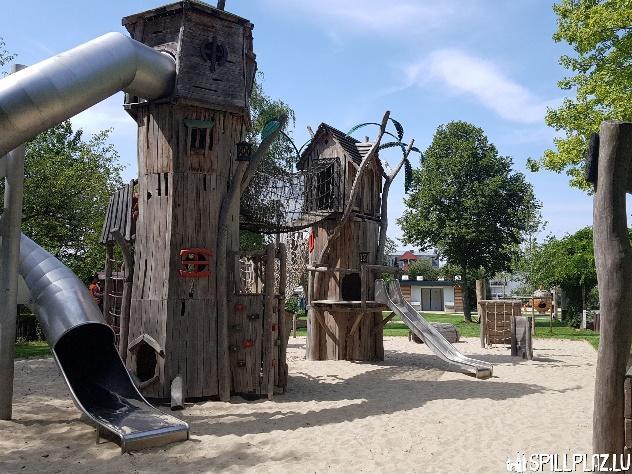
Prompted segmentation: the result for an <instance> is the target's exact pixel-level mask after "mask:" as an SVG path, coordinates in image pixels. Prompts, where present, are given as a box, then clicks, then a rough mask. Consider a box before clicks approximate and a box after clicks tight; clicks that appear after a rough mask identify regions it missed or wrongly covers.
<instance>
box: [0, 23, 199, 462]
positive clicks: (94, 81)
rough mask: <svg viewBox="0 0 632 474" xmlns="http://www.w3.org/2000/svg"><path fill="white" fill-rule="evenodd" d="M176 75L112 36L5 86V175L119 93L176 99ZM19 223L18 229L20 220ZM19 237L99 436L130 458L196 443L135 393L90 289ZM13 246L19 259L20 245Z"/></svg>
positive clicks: (61, 353) (63, 366) (80, 403)
mask: <svg viewBox="0 0 632 474" xmlns="http://www.w3.org/2000/svg"><path fill="white" fill-rule="evenodd" d="M175 77H176V64H175V61H174V59H173V57H171V56H170V55H168V54H167V53H161V52H160V51H156V50H154V49H152V48H150V47H148V46H146V45H144V44H142V43H139V42H138V41H134V40H133V39H131V38H129V37H127V36H125V35H122V34H120V33H108V34H105V35H103V36H100V37H98V38H96V39H94V40H92V41H89V42H87V43H85V44H83V45H81V46H78V47H76V48H73V49H71V50H69V51H66V52H64V53H61V54H58V55H57V56H54V57H52V58H49V59H47V60H45V61H42V62H39V63H37V64H34V65H32V66H30V67H28V68H25V69H23V70H20V71H17V72H15V73H14V74H11V75H10V76H7V77H5V78H2V80H0V171H2V173H3V175H4V174H6V173H8V171H11V170H13V171H15V170H14V169H13V168H12V169H11V170H9V169H8V167H9V166H14V165H12V163H14V161H7V160H8V158H6V157H5V158H2V157H3V156H4V155H6V154H7V153H10V152H12V150H14V149H15V148H16V147H19V146H20V145H21V144H23V143H24V142H26V141H27V140H30V139H31V138H33V137H34V136H35V135H37V134H38V133H40V132H43V131H44V130H46V129H48V128H50V127H52V126H54V125H55V124H57V123H60V122H62V121H63V120H67V119H69V118H70V117H72V116H74V115H76V114H77V113H79V112H81V111H83V110H85V109H87V108H89V107H91V106H92V105H95V104H96V103H98V102H100V101H102V100H103V99H106V98H107V97H110V96H111V95H113V94H115V93H117V92H119V91H125V92H128V93H130V94H132V95H134V96H138V97H141V98H143V99H149V100H151V99H159V98H165V97H168V96H170V95H171V94H172V92H173V87H174V83H175ZM19 172H20V173H21V171H19ZM21 182H22V180H21V179H20V180H16V181H15V183H21ZM15 183H12V187H19V188H20V189H18V190H19V191H20V193H21V192H22V190H21V184H15ZM19 202H21V199H20V201H19ZM5 204H6V202H5ZM13 211H15V209H13ZM9 215H10V217H12V218H14V219H13V220H11V222H13V225H16V224H15V221H16V220H17V222H19V219H20V213H18V212H13V213H11V212H9ZM3 217H4V216H3ZM9 220H10V219H9ZM11 222H8V223H5V225H11ZM15 238H16V240H17V239H18V238H19V239H20V242H19V244H20V245H19V247H20V248H19V273H20V274H21V275H22V277H23V278H24V280H25V282H26V286H27V287H28V289H29V291H30V293H31V305H32V308H33V310H34V313H35V314H36V315H37V317H38V319H39V321H40V324H41V325H42V328H43V330H44V333H45V335H46V338H47V341H48V343H49V345H50V347H51V349H52V352H53V355H54V358H55V361H56V362H57V365H58V366H59V368H60V370H61V373H62V375H63V377H64V379H65V381H66V383H67V384H68V387H69V388H70V392H71V394H72V397H73V399H74V401H75V403H76V405H77V407H78V408H79V409H80V410H81V411H83V412H84V413H85V415H86V416H87V417H88V419H89V420H90V421H91V422H92V423H94V424H95V425H96V427H97V435H99V434H103V435H108V434H109V435H112V436H114V437H116V438H118V439H119V440H120V443H121V449H122V450H123V451H127V450H132V449H140V448H144V447H149V446H156V445H162V444H166V443H169V442H173V441H179V440H184V439H188V436H189V426H188V425H187V424H186V423H185V422H183V421H181V420H179V419H177V418H175V417H173V416H170V415H166V414H163V413H162V412H160V411H159V410H157V409H156V408H154V407H152V406H151V405H150V404H149V403H148V402H147V401H146V400H145V399H144V398H143V396H142V395H141V394H140V392H139V391H138V390H137V388H136V387H135V386H134V384H133V382H132V380H131V378H130V376H129V373H128V372H127V370H126V368H125V366H124V364H123V362H122V361H121V358H120V357H119V355H118V352H117V350H116V348H115V346H114V333H113V332H112V330H111V328H110V327H109V326H108V325H107V324H106V322H105V320H104V318H103V315H102V314H101V311H100V310H99V308H98V307H97V306H96V305H95V303H94V302H93V301H92V299H91V297H90V295H89V294H88V291H87V289H86V288H85V286H84V285H83V283H82V282H81V281H80V280H79V279H78V278H77V277H76V276H75V275H74V273H73V272H72V271H71V270H70V269H69V268H67V267H65V266H64V265H63V264H62V263H61V262H60V261H59V260H57V259H56V258H55V257H54V256H52V255H51V254H49V253H48V252H46V251H45V250H44V249H42V248H41V247H40V246H38V245H37V244H36V243H35V242H33V241H32V240H30V239H29V238H27V237H25V236H24V235H22V236H21V238H20V237H19V235H17V234H16V236H15ZM16 243H17V242H16ZM5 244H6V245H9V244H8V243H7V242H5ZM8 248H15V252H14V254H16V253H17V245H16V246H15V247H13V246H9V247H8ZM16 257H17V256H16ZM11 260H12V259H9V260H8V262H10V261H11ZM16 260H17V258H16ZM5 264H7V263H5ZM4 270H5V271H8V270H7V269H6V268H5V269H4Z"/></svg>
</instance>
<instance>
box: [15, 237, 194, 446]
mask: <svg viewBox="0 0 632 474" xmlns="http://www.w3.org/2000/svg"><path fill="white" fill-rule="evenodd" d="M19 269H20V274H21V275H22V277H24V281H25V282H26V285H27V287H28V288H29V290H30V292H31V298H32V308H33V311H34V312H35V314H36V315H37V317H38V319H39V322H40V324H41V326H42V329H43V330H44V334H45V335H46V339H47V340H48V343H49V345H50V347H51V350H52V352H53V356H54V358H55V361H56V362H57V364H58V366H59V368H60V370H61V373H62V375H63V377H64V379H65V381H66V383H67V384H68V388H69V389H70V393H71V394H72V397H73V399H74V402H75V404H76V405H77V407H78V408H79V409H80V410H81V411H83V412H84V413H85V414H86V416H87V417H88V418H89V419H90V421H91V422H92V423H93V424H94V425H96V427H97V434H99V433H102V434H103V435H104V436H106V435H110V436H114V437H115V438H118V439H119V441H120V444H121V449H122V450H123V451H129V450H136V449H141V448H146V447H150V446H158V445H163V444H167V443H171V442H174V441H181V440H185V439H188V437H189V426H188V425H187V423H185V422H183V421H181V420H179V419H177V418H175V417H173V416H171V415H166V414H164V413H162V412H160V411H159V410H157V409H156V408H154V407H153V406H151V405H150V404H149V403H148V402H147V400H145V399H144V398H143V396H142V395H141V394H140V392H139V391H138V389H137V388H136V387H135V386H134V384H133V382H132V380H131V378H130V376H129V373H128V372H127V369H126V368H125V366H124V364H123V362H122V360H121V358H120V356H119V354H118V351H117V350H116V347H115V345H114V333H113V331H112V329H111V328H110V327H109V326H108V325H107V324H106V322H105V320H104V318H103V315H102V314H101V311H100V310H99V308H98V307H97V305H96V304H95V303H94V301H93V300H92V297H91V296H90V294H89V293H88V290H87V289H86V287H85V285H84V284H83V283H82V282H81V281H80V280H79V279H78V278H77V277H76V276H75V274H74V273H73V272H72V271H71V270H70V269H69V268H67V267H66V266H65V265H64V264H63V263H61V262H60V261H59V260H57V259H56V258H55V257H54V256H52V255H51V254H49V253H48V252H46V251H45V250H44V249H43V248H41V247H40V246H39V245H37V244H36V243H35V242H33V241H32V240H31V239H29V238H28V237H26V236H25V235H22V238H21V242H20V265H19Z"/></svg>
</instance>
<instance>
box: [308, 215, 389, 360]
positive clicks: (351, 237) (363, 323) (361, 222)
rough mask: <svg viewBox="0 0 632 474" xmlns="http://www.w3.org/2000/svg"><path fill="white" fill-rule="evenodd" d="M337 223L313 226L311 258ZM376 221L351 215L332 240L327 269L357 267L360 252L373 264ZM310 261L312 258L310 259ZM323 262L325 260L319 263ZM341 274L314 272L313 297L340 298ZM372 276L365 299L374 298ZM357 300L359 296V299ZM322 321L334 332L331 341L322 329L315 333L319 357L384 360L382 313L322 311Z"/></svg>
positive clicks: (376, 236) (320, 250) (318, 298)
mask: <svg viewBox="0 0 632 474" xmlns="http://www.w3.org/2000/svg"><path fill="white" fill-rule="evenodd" d="M335 225H336V222H334V221H325V222H323V223H321V224H319V225H317V226H314V228H313V229H312V231H313V232H314V237H315V247H314V250H313V252H312V253H311V254H310V259H312V258H314V256H316V255H321V253H322V251H323V249H324V248H325V246H326V245H327V241H328V238H329V234H330V233H331V232H332V231H333V229H334V227H335ZM378 230H379V229H378V223H377V222H375V221H373V220H369V219H360V218H357V217H354V218H352V219H350V221H349V222H348V223H347V224H346V225H345V226H344V228H343V230H342V234H341V235H340V237H339V238H338V239H337V240H336V241H335V242H333V243H332V246H331V247H330V251H329V258H328V260H327V262H326V263H327V265H328V267H329V268H347V269H358V270H360V265H361V263H360V252H367V253H368V258H367V263H368V264H375V257H376V251H377V239H378ZM312 263H313V260H312ZM321 263H324V262H321ZM342 279H343V275H341V274H317V275H315V276H314V281H315V287H314V299H315V300H341V299H342V294H341V291H340V284H341V282H342ZM374 290H375V284H374V279H372V278H369V281H368V283H367V298H368V299H369V300H373V299H374ZM358 299H359V298H358ZM322 314H323V316H324V321H325V324H326V325H327V326H328V328H329V329H330V330H331V332H332V333H333V334H334V335H335V337H336V339H337V342H336V341H334V340H332V338H331V337H329V336H328V335H327V334H326V332H325V331H320V330H318V329H317V331H316V334H318V336H317V337H316V339H315V340H312V341H311V342H312V343H313V344H317V345H318V349H317V353H318V354H319V357H318V358H319V359H321V360H329V359H334V360H383V359H384V345H383V339H382V332H381V331H377V332H376V331H374V329H375V328H376V327H378V326H379V327H381V326H380V324H381V321H382V313H381V311H375V312H366V313H362V312H329V311H322ZM357 317H360V318H361V320H360V323H359V326H358V329H357V330H356V332H355V334H353V336H352V337H348V336H349V333H350V331H351V328H352V326H353V325H354V323H355V321H356V318H357Z"/></svg>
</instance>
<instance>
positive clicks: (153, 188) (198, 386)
mask: <svg viewBox="0 0 632 474" xmlns="http://www.w3.org/2000/svg"><path fill="white" fill-rule="evenodd" d="M123 25H124V26H125V27H126V28H127V30H128V31H129V32H130V34H131V36H132V38H134V39H135V40H137V41H141V42H143V43H145V44H147V45H148V46H151V47H153V48H155V49H157V50H159V51H162V52H164V53H165V54H169V55H171V56H173V57H174V58H175V60H176V64H177V77H176V80H175V81H176V82H175V88H174V93H173V95H172V97H170V98H168V99H163V100H160V101H150V102H146V101H140V100H139V99H138V98H137V97H133V96H130V95H127V96H126V98H125V107H126V109H127V111H128V112H129V113H130V115H131V116H132V117H133V118H134V119H135V120H136V122H137V124H138V170H139V176H138V217H137V220H136V230H135V242H134V244H135V247H134V262H135V263H134V276H133V285H132V290H131V310H130V321H129V337H128V343H127V347H126V356H127V357H126V359H127V360H126V363H127V366H128V368H129V370H130V371H131V373H132V374H133V375H134V376H135V377H136V378H137V382H138V384H139V387H140V388H141V389H142V391H143V393H144V394H145V395H146V396H149V397H155V398H162V399H164V398H169V397H172V400H173V396H176V397H177V396H178V394H174V393H173V392H172V386H173V387H174V390H176V391H178V392H179V391H180V390H181V391H182V393H181V394H180V395H181V397H180V398H182V397H184V398H198V397H214V396H221V397H222V398H223V399H226V398H227V396H229V394H230V393H231V392H241V391H245V392H248V393H263V394H269V395H271V389H270V384H269V383H268V379H269V378H270V376H269V375H268V372H266V373H265V374H264V375H263V377H268V379H266V380H265V381H262V378H263V377H262V375H261V373H260V372H261V370H260V367H256V368H255V367H254V364H255V363H256V362H253V363H252V364H250V362H249V361H250V360H251V359H252V360H255V359H256V357H246V356H243V353H242V356H240V355H239V354H238V352H239V351H237V350H236V346H238V347H239V349H240V350H241V351H245V350H248V349H251V348H252V351H254V350H255V349H257V348H259V349H260V350H261V353H262V354H263V353H264V348H263V347H264V346H265V347H267V348H268V352H269V354H270V355H268V356H267V357H268V359H266V360H265V361H263V368H264V369H265V368H266V367H268V368H269V367H272V365H273V361H274V364H276V365H275V367H277V368H278V367H279V366H281V367H282V366H283V364H280V363H279V360H278V357H276V358H273V357H272V355H271V354H272V347H271V346H270V345H275V347H276V339H277V338H276V337H274V336H273V335H271V334H270V331H272V329H273V324H277V327H278V322H277V323H274V322H271V321H268V320H266V319H265V317H264V315H268V316H270V317H272V315H273V309H272V308H273V305H274V301H273V300H274V298H275V294H276V295H277V297H278V298H281V299H282V294H283V293H284V289H278V288H277V290H276V293H275V291H274V289H273V288H272V287H271V285H268V286H267V287H266V288H262V290H261V292H260V293H259V294H258V295H257V296H256V298H255V297H254V296H253V297H252V298H251V299H253V300H254V299H257V301H256V302H255V301H245V300H244V301H242V299H244V298H243V297H242V296H241V295H237V296H235V295H234V292H233V291H232V290H231V291H229V292H228V298H230V299H231V302H230V303H231V304H232V306H231V305H229V308H230V309H229V312H231V314H229V315H228V316H229V317H230V319H231V322H230V323H227V321H226V318H227V315H225V314H223V312H222V311H220V310H219V309H218V308H219V307H220V303H222V302H221V301H219V300H220V298H218V296H217V295H218V292H219V290H218V287H220V286H221V285H225V286H230V282H228V281H226V280H225V279H223V281H219V280H218V279H217V278H216V271H217V268H218V265H219V264H220V263H221V264H222V265H223V266H224V267H225V266H226V262H225V261H223V262H219V259H218V241H219V236H218V227H219V222H220V212H221V208H222V204H223V202H224V201H225V199H226V196H227V193H228V190H229V189H230V187H231V184H232V181H233V178H234V177H235V174H236V170H237V168H238V156H237V155H238V144H240V143H241V142H242V141H243V140H244V138H245V135H246V132H247V130H248V128H249V126H250V118H249V97H250V92H251V90H252V86H253V81H254V74H255V71H256V62H255V55H254V53H253V44H252V28H253V25H252V24H251V23H250V22H249V21H248V20H246V19H243V18H240V17H238V16H236V15H233V14H231V13H228V12H225V11H223V10H220V9H217V8H214V7H211V6H209V5H206V4H204V3H201V2H197V1H180V2H177V3H173V4H171V5H167V6H164V7H160V8H156V9H154V10H149V11H146V12H143V13H139V14H135V15H131V16H128V17H126V18H124V19H123ZM240 158H243V157H240ZM246 159H247V157H246ZM228 213H229V214H228V216H227V218H226V219H225V222H226V223H225V224H224V227H223V228H225V229H226V241H227V243H226V250H227V254H229V255H231V257H230V259H231V262H234V259H233V257H234V256H235V255H238V252H239V207H238V206H237V207H234V206H233V207H230V206H229V207H228ZM222 222H224V221H222ZM275 252H276V251H275ZM275 256H276V253H273V254H272V257H271V258H272V261H273V260H274V258H275ZM229 265H230V264H229ZM225 286H224V287H222V288H221V290H222V293H223V294H225V291H224V289H225ZM233 286H234V285H233ZM224 303H225V302H224ZM238 305H243V306H244V308H243V310H242V309H240V308H241V306H238ZM233 313H235V314H233ZM237 313H239V314H238V316H237ZM255 313H258V314H259V315H260V316H259V318H258V319H257V320H255V319H254V316H253V315H254V314H255ZM242 315H243V316H244V317H243V318H242ZM248 317H252V318H253V319H252V320H249V319H247V318H248ZM244 318H245V319H244ZM236 319H239V320H240V321H239V322H234V321H235V320H236ZM249 321H257V324H260V325H261V327H262V331H261V334H262V336H261V337H262V339H261V340H259V341H253V344H252V346H248V347H246V346H247V344H246V343H245V342H244V341H245V340H246V339H248V338H249V337H250V334H251V333H252V334H259V333H258V329H255V328H251V327H248V326H247V324H251V323H249ZM227 324H232V325H233V330H237V329H241V334H242V335H245V337H242V338H241V339H239V340H237V339H238V338H239V337H240V336H235V334H236V333H234V334H233V336H230V335H229V336H227V335H226V334H227V333H226V331H225V328H226V325H227ZM240 324H241V327H238V326H239V325H240ZM264 324H265V327H264ZM266 331H268V332H266ZM228 334H230V332H229V333H228ZM277 334H278V333H277ZM264 336H266V337H267V338H268V339H267V341H264V340H263V337H264ZM228 337H232V339H231V341H229V340H227V339H228ZM233 339H234V340H233ZM229 346H231V348H232V350H233V353H232V354H233V355H232V356H231V355H230V354H229V353H228V351H229ZM268 346H270V347H268ZM268 352H265V353H266V354H268ZM257 360H259V361H261V359H257ZM229 361H230V367H229V366H228V364H229ZM283 362H284V360H283ZM222 364H224V365H222ZM242 364H243V367H242ZM244 367H248V368H249V370H250V372H249V373H250V374H251V380H243V381H242V378H244V377H245V378H247V377H246V376H244V377H240V376H236V375H235V374H236V373H242V374H243V371H244V370H245V369H244ZM227 370H229V372H230V373H227ZM270 370H271V369H270ZM272 380H273V381H274V380H276V381H277V382H278V377H277V378H276V379H275V378H274V377H272ZM273 383H274V382H273ZM180 387H182V388H181V389H180ZM262 387H263V388H262Z"/></svg>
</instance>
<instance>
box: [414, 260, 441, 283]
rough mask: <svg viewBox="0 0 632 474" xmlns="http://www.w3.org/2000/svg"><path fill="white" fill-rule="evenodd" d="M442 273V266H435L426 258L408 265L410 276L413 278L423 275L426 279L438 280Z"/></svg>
mask: <svg viewBox="0 0 632 474" xmlns="http://www.w3.org/2000/svg"><path fill="white" fill-rule="evenodd" d="M442 275H443V274H442V272H441V269H440V268H438V267H433V266H432V263H431V262H430V261H428V260H425V259H423V260H417V261H416V262H413V263H411V264H410V265H409V266H408V276H409V277H410V278H413V279H415V278H417V277H418V276H421V277H424V280H436V279H437V278H439V277H440V276H442Z"/></svg>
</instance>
